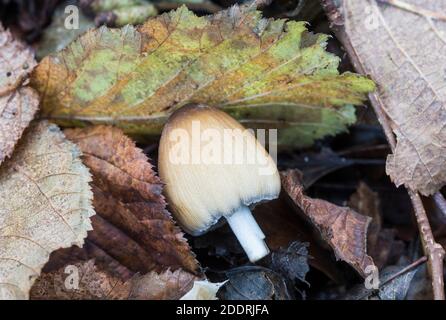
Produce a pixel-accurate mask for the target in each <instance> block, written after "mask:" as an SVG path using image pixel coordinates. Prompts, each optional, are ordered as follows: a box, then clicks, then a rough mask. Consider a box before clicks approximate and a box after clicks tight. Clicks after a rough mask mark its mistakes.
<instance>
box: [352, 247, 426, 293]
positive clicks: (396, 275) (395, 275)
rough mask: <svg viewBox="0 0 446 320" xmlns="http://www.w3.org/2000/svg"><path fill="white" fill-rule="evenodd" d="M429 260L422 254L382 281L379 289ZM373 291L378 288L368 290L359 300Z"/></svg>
mask: <svg viewBox="0 0 446 320" xmlns="http://www.w3.org/2000/svg"><path fill="white" fill-rule="evenodd" d="M427 260H428V259H427V257H426V256H422V257H421V258H420V259H418V260H416V261H414V262H412V263H411V264H409V265H408V266H406V267H404V268H403V269H401V270H400V271H398V272H396V273H395V274H392V275H391V276H390V277H389V278H388V279H386V281H383V282H380V283H379V286H378V289H381V288H383V287H384V286H385V285H387V284H388V283H390V282H392V281H393V280H395V279H396V278H398V277H401V276H402V275H403V274H405V273H407V272H409V271H411V270H412V269H414V268H416V267H418V266H420V265H422V264H423V263H425V262H426V261H427ZM373 292H376V290H369V291H367V292H366V293H365V294H363V295H362V296H359V298H358V299H357V300H363V299H366V298H368V297H370V296H371V295H372V294H373Z"/></svg>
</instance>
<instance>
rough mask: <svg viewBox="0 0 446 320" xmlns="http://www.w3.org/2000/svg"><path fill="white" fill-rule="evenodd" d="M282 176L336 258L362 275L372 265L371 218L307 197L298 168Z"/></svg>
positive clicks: (293, 196) (285, 186)
mask: <svg viewBox="0 0 446 320" xmlns="http://www.w3.org/2000/svg"><path fill="white" fill-rule="evenodd" d="M281 176H282V187H283V189H284V190H285V192H286V193H287V194H288V196H289V197H290V199H291V200H292V202H293V203H294V204H295V205H296V206H297V207H298V208H300V209H301V210H302V212H303V214H304V215H305V216H306V217H308V218H309V220H310V221H311V222H312V224H313V225H314V226H315V227H316V228H317V229H318V230H319V231H320V233H321V236H322V238H323V239H324V240H325V241H326V242H327V243H328V244H329V245H330V247H331V248H332V249H333V251H334V253H335V255H336V257H337V258H338V259H340V260H343V261H345V262H347V263H348V264H349V265H350V266H352V267H353V268H354V269H355V270H356V271H358V272H359V274H361V275H362V276H365V275H366V272H365V269H366V268H367V266H374V264H373V260H372V258H371V257H370V256H368V255H367V244H366V241H367V228H368V225H369V222H370V218H369V217H366V216H363V215H360V214H358V213H357V212H355V211H353V210H351V209H350V208H347V207H338V206H336V205H334V204H332V203H330V202H328V201H325V200H321V199H312V198H310V197H308V196H306V195H305V194H304V192H303V189H304V187H303V184H302V175H301V173H300V172H299V171H298V170H288V171H285V172H282V173H281Z"/></svg>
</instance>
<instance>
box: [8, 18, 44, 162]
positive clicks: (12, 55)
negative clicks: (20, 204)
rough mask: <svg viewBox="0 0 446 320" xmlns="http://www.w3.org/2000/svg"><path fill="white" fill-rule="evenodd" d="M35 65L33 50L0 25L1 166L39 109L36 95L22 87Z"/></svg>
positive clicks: (29, 89)
mask: <svg viewBox="0 0 446 320" xmlns="http://www.w3.org/2000/svg"><path fill="white" fill-rule="evenodd" d="M35 65H36V61H35V60H34V56H33V54H32V52H31V50H30V49H29V48H27V47H26V46H25V45H24V44H23V43H21V42H19V41H17V40H14V39H13V37H12V35H11V33H10V32H9V31H6V30H4V29H3V27H2V25H1V24H0V164H1V163H2V162H3V161H4V160H5V159H6V158H7V157H10V156H11V154H12V151H13V150H14V146H15V145H16V143H17V141H18V140H19V138H20V137H21V136H22V133H23V131H24V130H25V129H26V127H27V126H28V125H29V122H30V121H31V120H32V119H33V118H34V114H35V113H36V111H37V109H38V106H39V96H38V95H37V92H35V91H34V90H33V89H31V88H30V87H26V86H23V85H22V84H23V83H24V82H25V81H26V80H27V77H28V74H29V73H30V72H31V71H32V69H33V68H34V66H35Z"/></svg>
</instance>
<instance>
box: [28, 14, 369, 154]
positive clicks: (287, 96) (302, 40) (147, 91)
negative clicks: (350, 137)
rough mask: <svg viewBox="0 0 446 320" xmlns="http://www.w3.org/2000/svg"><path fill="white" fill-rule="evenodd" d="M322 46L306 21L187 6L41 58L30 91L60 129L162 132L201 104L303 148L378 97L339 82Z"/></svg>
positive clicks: (355, 81)
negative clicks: (186, 108)
mask: <svg viewBox="0 0 446 320" xmlns="http://www.w3.org/2000/svg"><path fill="white" fill-rule="evenodd" d="M327 38H328V36H326V35H322V34H317V35H316V34H312V33H310V32H309V31H308V30H307V29H306V26H305V23H304V22H295V21H288V22H286V21H284V20H273V19H264V18H262V17H261V13H260V12H259V11H256V9H255V8H254V7H253V6H241V7H238V6H234V7H231V8H230V9H228V10H225V11H221V12H219V13H217V14H215V15H212V16H206V17H198V16H196V15H195V14H194V13H192V12H191V11H189V10H188V9H187V8H186V7H185V6H183V7H181V8H179V9H177V10H175V11H171V12H169V13H165V14H163V15H160V16H158V17H156V18H153V19H150V20H148V21H147V22H146V23H145V24H143V25H142V26H140V27H138V28H134V27H131V26H127V27H124V28H122V29H107V28H105V27H102V28H99V29H96V30H92V31H89V32H87V33H86V34H84V35H83V36H82V37H80V38H79V39H78V40H76V41H75V42H73V43H72V44H71V45H70V46H69V47H68V48H66V49H65V50H63V51H62V52H60V53H58V54H56V55H54V56H49V57H46V58H45V59H43V60H42V62H41V63H40V64H39V65H38V67H37V69H36V71H35V72H34V74H33V85H34V86H35V88H36V89H37V90H38V91H39V92H40V93H41V95H42V109H43V112H42V115H43V116H44V117H48V118H52V119H55V120H57V121H59V122H60V123H62V124H81V123H101V124H111V123H113V124H116V125H117V126H120V127H121V128H123V129H124V130H125V131H126V132H127V133H129V134H133V135H135V136H141V135H147V134H158V133H159V132H160V130H161V128H162V125H163V123H164V122H165V120H166V118H167V116H168V115H169V114H171V113H172V112H173V111H174V110H175V109H177V108H179V107H181V106H183V105H185V104H187V103H191V102H193V103H205V104H209V105H214V106H219V107H222V108H224V109H225V110H226V111H227V112H229V113H230V114H232V115H233V116H235V117H236V118H238V119H239V120H240V121H241V122H242V123H244V124H245V125H246V126H249V127H256V128H280V130H279V132H280V137H279V138H280V142H279V143H280V144H287V145H294V146H303V145H309V144H311V143H312V142H313V141H314V139H317V138H321V137H323V136H325V135H327V134H335V133H337V132H340V131H343V130H345V128H346V125H348V124H351V123H353V122H354V121H355V115H354V108H353V106H352V104H361V103H362V101H363V100H364V98H365V94H366V93H367V92H369V91H371V90H373V89H374V84H373V82H372V81H370V80H369V79H368V78H365V77H362V76H359V75H356V74H352V73H345V74H342V75H339V73H338V71H337V67H338V64H339V58H338V57H336V56H335V55H332V54H329V53H327V52H326V51H325V47H326V44H327Z"/></svg>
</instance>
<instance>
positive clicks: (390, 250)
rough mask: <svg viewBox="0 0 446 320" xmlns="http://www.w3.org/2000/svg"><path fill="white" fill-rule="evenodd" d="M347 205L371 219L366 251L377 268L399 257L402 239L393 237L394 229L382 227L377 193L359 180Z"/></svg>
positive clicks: (402, 244)
mask: <svg viewBox="0 0 446 320" xmlns="http://www.w3.org/2000/svg"><path fill="white" fill-rule="evenodd" d="M348 205H349V207H350V208H352V209H353V210H355V211H357V212H359V213H361V214H363V215H365V216H368V217H370V218H371V219H372V220H371V221H370V224H369V227H368V230H367V252H368V254H369V255H370V256H371V257H372V258H373V261H374V262H375V265H376V266H377V267H378V269H381V268H382V267H384V266H386V265H388V263H389V260H390V259H391V258H392V257H394V256H395V257H397V258H399V257H400V256H401V252H402V250H403V249H404V247H405V246H404V243H403V242H402V241H399V240H396V239H395V236H396V230H394V229H390V228H384V227H383V223H382V217H381V209H380V199H379V196H378V193H376V192H374V191H372V190H371V189H370V187H369V186H367V184H365V183H364V182H360V183H359V186H358V189H357V190H356V192H355V193H354V194H352V196H351V197H350V200H349V202H348Z"/></svg>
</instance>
